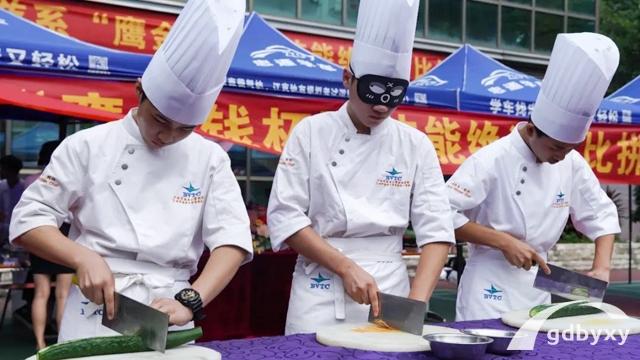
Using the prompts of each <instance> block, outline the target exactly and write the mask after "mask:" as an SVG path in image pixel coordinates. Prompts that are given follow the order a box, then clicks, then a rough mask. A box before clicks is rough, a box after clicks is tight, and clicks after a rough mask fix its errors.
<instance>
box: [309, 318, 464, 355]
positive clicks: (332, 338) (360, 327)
mask: <svg viewBox="0 0 640 360" xmlns="http://www.w3.org/2000/svg"><path fill="white" fill-rule="evenodd" d="M373 329H380V327H378V326H376V325H374V324H371V323H357V324H340V325H334V326H329V327H326V328H324V329H321V330H320V331H318V332H317V333H316V340H317V341H318V342H319V343H321V344H323V345H327V346H340V347H344V348H348V349H357V350H369V351H385V352H417V351H429V350H431V347H430V346H429V342H428V341H427V340H425V339H423V338H422V336H418V335H413V334H409V333H405V332H402V331H397V330H386V331H381V332H374V331H372V330H373ZM436 333H448V334H451V333H455V334H458V333H460V331H458V330H456V329H450V328H446V327H442V326H432V325H425V326H424V328H423V329H422V335H428V334H436Z"/></svg>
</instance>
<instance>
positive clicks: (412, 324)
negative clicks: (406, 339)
mask: <svg viewBox="0 0 640 360" xmlns="http://www.w3.org/2000/svg"><path fill="white" fill-rule="evenodd" d="M378 306H379V310H380V311H379V314H378V317H375V316H373V306H372V307H370V309H369V322H370V323H373V324H376V325H380V321H382V322H383V324H384V325H386V326H388V327H390V328H392V329H396V330H400V331H404V332H408V333H411V334H414V335H418V336H422V329H423V327H424V315H425V313H426V312H427V303H426V302H424V301H418V300H413V299H409V298H404V297H400V296H395V295H391V294H385V293H378Z"/></svg>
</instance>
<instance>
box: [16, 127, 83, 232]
mask: <svg viewBox="0 0 640 360" xmlns="http://www.w3.org/2000/svg"><path fill="white" fill-rule="evenodd" d="M77 139H78V138H77V137H73V136H71V137H69V138H67V139H66V140H65V141H63V142H62V143H61V144H60V145H59V146H58V147H57V149H56V150H55V151H54V153H53V154H52V155H51V160H50V162H49V165H48V166H47V167H46V168H45V169H44V171H43V172H42V174H41V175H40V177H39V178H38V179H37V180H36V181H35V182H34V183H33V184H31V185H30V186H29V187H27V188H26V189H25V191H24V192H23V193H22V197H21V198H20V201H19V202H18V204H17V205H16V206H15V208H14V209H13V214H12V216H11V224H10V226H9V239H10V241H11V242H12V243H13V241H14V240H15V239H16V238H18V237H20V236H21V235H23V234H24V233H26V232H28V231H30V230H33V229H35V228H37V227H41V226H54V227H60V226H62V223H63V222H64V221H65V220H67V219H68V217H69V209H70V208H71V207H72V206H73V205H74V204H75V203H76V202H78V201H80V200H81V198H82V196H83V191H84V185H83V179H84V177H85V173H84V171H83V168H84V167H86V161H85V160H86V159H85V157H86V156H83V155H82V152H80V151H79V147H78V141H77Z"/></svg>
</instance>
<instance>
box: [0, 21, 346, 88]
mask: <svg viewBox="0 0 640 360" xmlns="http://www.w3.org/2000/svg"><path fill="white" fill-rule="evenodd" d="M149 61H151V55H147V54H136V53H130V52H123V51H118V50H112V49H108V48H104V47H100V46H96V45H92V44H88V43H85V42H82V41H79V40H76V39H74V38H71V37H68V36H64V35H62V34H59V33H56V32H54V31H51V30H49V29H47V28H45V27H42V26H40V25H38V24H36V23H33V22H31V21H29V20H26V19H23V18H21V17H18V16H15V15H13V14H12V13H10V12H8V11H6V10H3V9H0V71H5V72H10V73H31V74H34V75H40V76H41V75H52V76H59V77H68V76H80V77H89V78H93V79H99V80H116V81H135V80H136V79H137V78H139V77H141V76H142V74H143V73H144V70H145V69H146V67H147V65H148V64H149ZM203 65H204V64H203ZM342 71H343V69H342V68H341V67H340V66H338V65H336V64H334V63H332V62H330V61H327V60H325V59H323V58H321V57H318V56H316V55H315V54H313V53H312V52H309V51H307V50H306V49H303V48H301V47H300V46H298V45H296V44H295V43H294V42H293V41H291V40H289V39H288V38H287V37H286V36H285V35H283V34H282V33H281V32H279V31H278V30H276V29H274V28H273V27H271V26H270V25H269V24H268V23H267V22H266V21H264V20H263V19H262V18H261V17H260V16H259V15H258V14H257V13H255V12H253V13H250V14H247V15H246V16H245V24H244V32H243V35H242V38H241V40H240V44H239V45H238V49H237V51H236V54H235V57H234V59H233V62H232V64H231V68H230V70H229V73H228V75H227V82H226V84H225V85H226V88H227V89H228V90H231V89H235V90H238V91H252V92H260V93H264V92H267V93H270V94H273V95H276V94H278V95H285V96H319V97H332V98H346V97H348V93H347V91H346V89H345V88H344V87H343V85H342Z"/></svg>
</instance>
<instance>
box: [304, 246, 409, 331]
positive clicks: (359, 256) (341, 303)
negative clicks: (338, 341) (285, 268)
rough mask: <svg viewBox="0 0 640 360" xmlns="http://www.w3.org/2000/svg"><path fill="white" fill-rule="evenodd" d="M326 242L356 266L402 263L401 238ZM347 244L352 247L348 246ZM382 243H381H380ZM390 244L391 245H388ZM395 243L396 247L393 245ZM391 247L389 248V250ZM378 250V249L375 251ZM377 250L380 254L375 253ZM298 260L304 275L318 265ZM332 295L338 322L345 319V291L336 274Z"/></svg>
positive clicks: (305, 259)
mask: <svg viewBox="0 0 640 360" xmlns="http://www.w3.org/2000/svg"><path fill="white" fill-rule="evenodd" d="M326 240H327V242H328V243H329V244H330V245H331V246H333V247H334V248H336V249H337V250H338V251H340V252H341V253H342V254H344V255H345V256H346V257H348V258H349V259H351V260H352V261H353V262H355V263H356V264H358V263H362V262H390V263H397V262H402V261H404V260H403V259H402V237H397V236H384V237H372V238H350V239H331V238H329V239H326ZM362 241H366V242H367V243H366V244H367V245H372V246H367V245H365V246H362ZM349 242H352V243H353V245H356V246H349V245H348V244H349ZM381 242H383V243H381ZM389 242H391V244H390V243H389ZM396 242H397V245H395V243H396ZM389 245H391V248H389ZM377 248H379V249H377ZM377 250H379V251H380V252H377ZM299 259H300V260H302V261H303V268H304V272H305V274H306V275H310V274H311V272H313V271H314V270H315V269H316V268H317V267H318V266H319V265H318V263H315V262H313V261H312V260H309V259H307V258H306V257H304V256H302V255H299ZM332 286H333V295H334V301H333V302H334V305H335V317H336V319H339V320H344V319H345V318H346V304H345V290H344V283H343V282H342V278H340V276H338V275H337V274H334V276H333V284H332Z"/></svg>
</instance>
